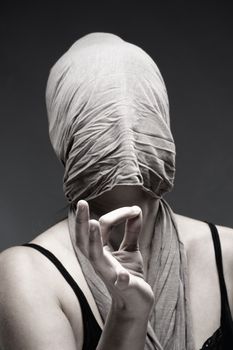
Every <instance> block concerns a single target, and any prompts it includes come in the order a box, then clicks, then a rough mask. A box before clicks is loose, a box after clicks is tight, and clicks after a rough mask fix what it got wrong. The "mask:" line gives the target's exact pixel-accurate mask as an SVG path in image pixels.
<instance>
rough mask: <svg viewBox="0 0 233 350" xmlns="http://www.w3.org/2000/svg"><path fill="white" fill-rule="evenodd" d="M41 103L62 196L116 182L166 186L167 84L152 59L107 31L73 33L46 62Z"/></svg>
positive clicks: (155, 188) (153, 190)
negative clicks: (50, 61) (60, 178)
mask: <svg viewBox="0 0 233 350" xmlns="http://www.w3.org/2000/svg"><path fill="white" fill-rule="evenodd" d="M46 105H47V111H48V122H49V135H50V140H51V143H52V146H53V148H54V150H55V152H56V154H57V156H58V158H59V159H60V160H61V162H62V163H63V164H64V166H65V174H64V178H63V183H64V185H63V189H64V192H65V195H66V197H67V198H68V201H69V202H71V203H74V204H75V203H76V202H77V201H78V200H79V199H85V200H90V199H92V198H96V197H98V196H99V195H101V194H102V193H104V192H106V191H109V190H111V189H113V188H114V187H115V186H116V185H139V186H141V187H142V189H143V190H144V191H146V192H148V194H150V195H151V196H152V197H155V198H160V197H161V196H162V195H163V194H164V193H165V192H167V191H170V190H171V189H172V187H173V181H174V176H175V145H174V140H173V137H172V134H171V130H170V120H169V103H168V97H167V92H166V87H165V84H164V81H163V79H162V76H161V74H160V72H159V69H158V67H157V65H156V64H155V62H154V61H153V60H152V58H151V57H150V56H149V55H148V54H147V53H146V52H145V51H143V50H142V49H141V48H139V47H138V46H136V45H133V44H131V43H128V42H126V41H124V40H123V39H121V38H120V37H118V36H116V35H114V34H110V33H91V34H88V35H85V36H84V37H82V38H81V39H79V40H77V41H76V42H75V43H74V44H73V45H72V46H71V48H70V49H69V50H68V51H67V52H65V54H64V55H63V56H62V57H61V58H60V59H59V60H58V61H57V62H56V63H55V65H54V66H53V67H52V69H51V71H50V75H49V79H48V82H47V89H46Z"/></svg>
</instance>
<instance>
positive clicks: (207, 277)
mask: <svg viewBox="0 0 233 350" xmlns="http://www.w3.org/2000/svg"><path fill="white" fill-rule="evenodd" d="M80 203H81V204H82V207H83V209H82V210H81V211H80V210H79V211H77V215H76V223H77V224H76V236H75V237H70V235H69V229H68V222H67V219H65V220H63V221H61V222H59V223H58V224H56V225H54V226H53V227H51V228H49V229H48V230H46V231H45V232H43V233H42V234H40V235H38V236H37V237H36V238H34V239H33V240H32V241H31V242H32V243H37V244H40V245H42V246H44V247H45V248H47V249H49V250H50V251H51V252H52V253H54V255H56V256H57V258H58V259H59V260H60V261H61V262H62V264H63V265H64V266H65V268H66V269H67V270H68V271H69V272H70V274H71V275H72V277H73V278H74V279H75V281H76V282H77V283H78V285H79V286H80V288H81V289H82V290H83V292H84V294H85V296H86V298H87V300H88V302H89V304H90V307H91V309H92V311H93V313H94V316H95V318H96V320H97V322H98V323H99V325H100V326H101V328H102V329H103V333H102V336H101V339H100V342H99V345H98V348H97V349H98V350H105V349H109V350H115V349H119V350H122V349H129V348H132V349H135V350H139V349H140V350H143V349H144V342H145V336H146V327H147V322H148V317H149V313H150V310H151V307H152V305H153V295H152V293H151V289H150V286H149V285H148V284H147V283H146V282H145V280H144V279H146V274H147V268H146V267H147V256H148V245H149V242H150V239H151V235H152V232H153V220H152V219H151V217H152V215H153V216H155V215H156V213H157V210H158V201H157V200H154V199H152V198H151V196H150V195H149V194H147V193H145V192H144V191H142V190H141V189H140V188H139V187H138V186H116V187H115V188H114V189H113V190H111V191H108V192H106V193H104V194H103V195H102V196H100V197H99V198H96V199H95V200H92V201H89V202H86V201H84V200H81V202H80ZM134 206H136V207H138V208H139V213H135V212H134V211H133V209H134ZM175 216H176V219H177V223H178V228H179V234H180V238H181V240H182V241H183V243H184V247H185V252H186V256H187V261H188V276H189V283H190V302H191V312H192V321H193V331H194V338H195V349H197V350H198V349H200V348H201V346H202V345H203V343H204V341H205V340H206V339H207V338H208V337H209V336H211V335H212V334H213V332H214V331H215V330H216V329H217V328H218V327H219V325H220V291H219V282H218V275H217V269H216V263H215V256H214V250H213V243H212V237H211V233H210V230H209V227H208V225H207V224H206V223H204V222H202V221H200V220H196V219H192V218H189V217H185V216H182V215H179V214H175ZM93 226H94V227H96V229H97V230H96V231H95V233H92V232H91V230H90V228H91V227H93ZM111 228H112V229H111ZM217 228H218V231H219V234H220V240H221V245H222V253H223V268H224V276H225V280H226V286H227V291H228V297H229V302H230V307H231V311H232V312H233V279H232V271H233V269H232V267H233V254H232V249H233V229H232V228H228V227H224V226H218V225H217ZM72 243H73V244H74V243H75V244H79V246H80V247H81V249H82V250H83V252H84V253H85V254H86V256H88V258H89V259H90V261H91V263H92V265H93V267H94V268H95V270H96V273H98V274H99V275H100V276H101V278H102V279H103V281H104V282H105V284H106V286H107V288H108V289H109V291H110V294H111V295H112V300H113V303H112V308H111V312H110V314H109V317H108V320H107V322H106V324H105V326H103V324H102V321H101V317H100V315H99V312H98V309H97V306H96V304H95V301H94V299H93V297H92V294H91V292H90V290H89V288H88V285H87V283H86V281H85V278H84V276H83V273H82V270H81V268H80V266H79V264H78V261H77V259H76V256H75V252H74V249H73V244H72ZM138 248H139V249H140V250H138ZM117 249H119V250H118V253H116V251H117ZM122 256H124V258H126V259H127V263H122ZM141 258H142V259H141ZM120 261H121V262H120ZM106 266H108V269H106ZM0 281H1V284H0V348H1V350H12V349H19V350H20V349H24V350H31V349H33V350H34V349H35V350H37V349H44V350H50V349H62V350H63V349H64V350H81V349H82V344H83V324H82V314H81V310H80V305H79V302H78V300H77V297H76V295H75V294H74V292H73V290H72V289H71V287H70V286H69V285H68V283H67V282H66V281H65V280H64V278H63V276H62V275H61V274H60V272H59V271H58V270H57V269H56V267H55V266H53V264H51V262H50V261H49V260H48V259H47V258H46V257H44V256H42V254H41V253H39V252H37V251H35V250H34V249H31V248H28V247H22V246H15V247H11V248H8V249H6V250H5V251H3V252H2V253H1V254H0ZM135 305H137V308H135ZM122 308H123V309H124V312H122ZM139 315H140V317H139ZM141 315H144V317H141ZM119 339H120V340H121V342H120V343H118V340H119Z"/></svg>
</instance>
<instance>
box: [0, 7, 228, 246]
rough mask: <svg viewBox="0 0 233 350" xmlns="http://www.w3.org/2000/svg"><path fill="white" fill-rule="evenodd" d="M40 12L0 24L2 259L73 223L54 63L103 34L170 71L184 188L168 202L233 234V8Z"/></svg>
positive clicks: (3, 18)
mask: <svg viewBox="0 0 233 350" xmlns="http://www.w3.org/2000/svg"><path fill="white" fill-rule="evenodd" d="M229 3H230V2H229ZM31 6H32V7H30V6H29V5H28V6H27V8H18V9H16V8H5V9H3V10H2V11H1V15H0V28H1V34H2V37H3V40H2V41H1V58H0V59H1V64H0V71H1V72H0V73H1V85H0V89H1V91H0V94H1V97H2V98H1V129H0V130H1V131H0V132H1V137H0V142H1V147H0V156H1V181H0V191H1V197H0V210H1V220H0V225H1V227H0V230H1V240H0V251H1V250H3V249H6V248H7V247H10V246H12V245H19V244H22V243H24V242H26V241H29V240H31V239H32V238H33V237H35V236H37V235H38V234H39V233H41V232H42V231H43V230H45V229H46V228H48V227H49V226H52V225H53V224H55V223H56V222H57V221H59V220H61V219H63V218H64V217H65V216H66V215H67V209H64V210H63V211H62V210H61V209H62V208H63V207H65V206H66V205H67V201H66V198H65V197H64V194H63V190H62V177H63V168H62V166H61V165H60V163H59V162H58V160H57V158H56V156H55V154H54V152H53V149H52V146H51V145H50V141H49V136H48V125H47V117H46V109H45V96H44V95H45V86H46V82H47V78H48V74H49V69H50V68H51V67H52V65H53V64H54V63H55V61H56V60H57V59H58V58H59V57H60V56H61V55H62V54H63V53H64V52H65V50H67V49H68V48H69V46H70V45H71V44H73V42H74V41H76V40H77V39H79V38H80V37H81V36H83V35H85V34H87V33H90V32H95V31H97V32H111V33H114V34H117V35H119V36H121V37H122V38H123V39H125V40H127V41H129V42H131V43H134V44H136V45H138V46H140V47H142V48H143V49H144V50H145V51H146V52H147V53H148V54H149V55H151V57H152V58H153V59H154V60H155V62H156V63H157V64H158V66H159V68H160V70H161V73H162V75H163V78H164V80H165V83H166V86H167V90H168V96H169V100H170V114H171V128H172V131H173V135H174V138H175V142H176V147H177V160H176V161H177V171H176V181H175V186H174V189H173V191H172V192H171V193H170V194H168V195H166V196H165V199H166V200H167V201H168V202H169V203H170V205H171V207H172V208H173V210H174V211H175V212H177V213H179V214H182V215H185V216H190V217H193V218H196V219H199V220H209V221H212V222H214V223H216V224H219V225H224V226H230V227H233V215H232V207H233V185H232V177H233V176H232V175H233V160H232V145H233V141H232V127H233V118H232V111H233V99H232V81H233V69H232V62H233V44H232V42H233V40H232V39H233V31H232V29H233V23H232V15H231V14H232V12H231V10H230V8H229V6H230V5H229V6H228V5H227V3H220V2H215V1H206V2H198V1H196V2H195V3H193V4H192V3H191V2H189V3H187V2H186V3H185V2H181V1H179V2H178V1H173V2H170V3H166V2H163V3H162V2H156V1H155V2H154V5H153V7H150V6H149V5H148V4H147V5H146V6H145V5H144V6H138V5H136V4H135V3H134V4H133V6H131V8H130V9H126V8H125V6H123V5H120V4H115V5H113V4H111V6H109V5H108V6H102V7H101V6H100V4H99V3H98V5H97V4H89V5H86V6H84V5H80V6H78V5H77V3H75V2H74V3H72V2H66V3H65V2H63V3H60V2H59V1H58V2H56V3H54V4H53V5H51V6H50V5H49V4H47V5H46V8H45V7H44V8H42V7H39V6H40V5H37V4H36V3H33V5H31ZM60 210H61V211H60ZM58 211H60V212H58Z"/></svg>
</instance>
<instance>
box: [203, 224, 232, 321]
mask: <svg viewBox="0 0 233 350" xmlns="http://www.w3.org/2000/svg"><path fill="white" fill-rule="evenodd" d="M205 222H206V223H207V224H208V225H209V227H210V230H211V234H212V238H213V244H214V251H215V258H216V265H217V270H218V277H219V284H220V292H221V325H223V326H224V325H225V323H226V322H228V323H229V320H231V319H232V317H231V311H230V306H229V301H228V295H227V288H226V283H225V279H224V273H223V264H222V249H221V243H220V239H219V233H218V230H217V227H216V226H215V225H214V224H213V223H211V222H208V221H205ZM226 320H228V321H226ZM224 327H225V326H224Z"/></svg>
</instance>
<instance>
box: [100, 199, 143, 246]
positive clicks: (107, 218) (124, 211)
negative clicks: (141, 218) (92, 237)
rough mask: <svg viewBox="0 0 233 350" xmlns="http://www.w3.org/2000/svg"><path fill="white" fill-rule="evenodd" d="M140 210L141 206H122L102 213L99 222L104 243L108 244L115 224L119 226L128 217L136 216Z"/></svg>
mask: <svg viewBox="0 0 233 350" xmlns="http://www.w3.org/2000/svg"><path fill="white" fill-rule="evenodd" d="M140 211H141V209H140V207H138V206H136V205H134V206H132V207H121V208H118V209H115V210H112V211H110V212H109V213H107V214H105V215H102V216H101V217H100V218H99V223H100V227H101V234H102V240H103V245H106V244H108V241H109V238H110V234H111V229H112V227H113V226H117V225H119V224H121V223H122V222H125V221H126V220H127V219H128V218H131V217H132V218H133V217H135V216H136V215H138V214H139V212H140Z"/></svg>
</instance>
